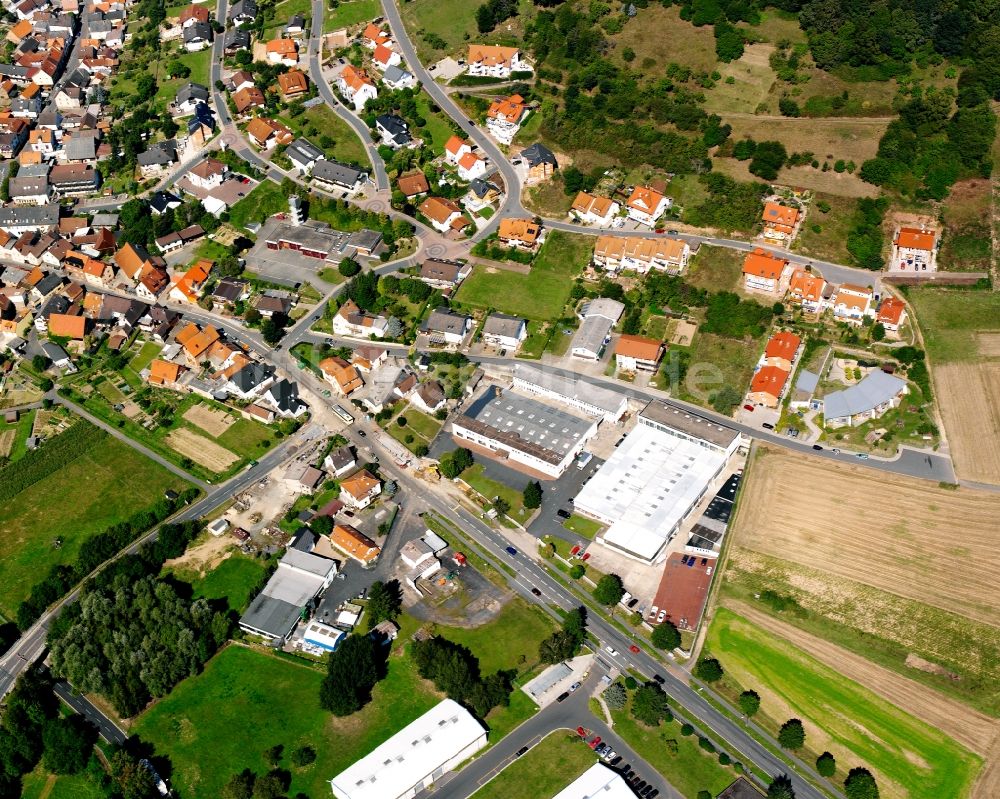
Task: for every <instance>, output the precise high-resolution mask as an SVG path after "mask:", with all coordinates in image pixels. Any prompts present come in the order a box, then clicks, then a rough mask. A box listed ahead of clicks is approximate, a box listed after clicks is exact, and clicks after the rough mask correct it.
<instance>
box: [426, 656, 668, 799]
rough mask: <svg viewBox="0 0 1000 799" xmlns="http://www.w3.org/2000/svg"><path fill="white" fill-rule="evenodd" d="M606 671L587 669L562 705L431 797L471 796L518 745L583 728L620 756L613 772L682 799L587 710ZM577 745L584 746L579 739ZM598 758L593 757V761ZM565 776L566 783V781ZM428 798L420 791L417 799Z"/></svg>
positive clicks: (440, 784)
mask: <svg viewBox="0 0 1000 799" xmlns="http://www.w3.org/2000/svg"><path fill="white" fill-rule="evenodd" d="M606 673H607V672H606V671H605V670H604V669H602V668H600V667H599V666H597V665H596V663H595V666H594V668H592V669H591V672H590V676H589V677H588V678H587V679H586V680H584V682H583V685H581V686H580V687H579V688H578V689H577V690H576V691H575V692H574V693H572V694H570V695H569V698H568V699H566V700H564V701H563V702H553V703H552V704H550V705H548V706H547V707H545V708H543V709H542V710H540V711H538V713H536V714H535V715H534V716H532V717H531V718H529V719H528V720H527V721H525V722H524V723H523V724H522V725H521V726H519V727H517V728H516V729H515V730H514V731H513V732H512V733H511V734H509V735H507V737H505V738H503V739H502V740H501V741H500V742H499V743H498V744H497V745H496V746H494V747H492V748H491V749H489V750H487V751H486V753H485V754H482V755H480V756H478V757H476V758H475V759H474V760H473V761H472V762H470V763H468V764H467V765H466V766H465V767H464V768H463V769H462V770H461V771H452V772H449V773H448V774H446V775H445V776H444V777H442V778H441V779H440V780H438V781H437V782H436V783H435V785H434V791H433V793H434V794H437V793H439V792H441V791H444V792H445V795H446V796H448V797H454V799H465V797H469V796H472V795H473V794H474V793H475V792H476V791H477V790H479V789H480V788H481V787H482V786H483V785H485V784H486V783H487V782H489V781H490V780H491V779H493V778H494V777H495V776H496V775H497V774H499V773H500V772H501V771H503V770H504V769H505V768H506V767H507V766H509V765H511V764H512V763H514V762H515V761H516V760H517V752H518V751H519V750H520V749H521V747H522V746H527V747H531V748H534V747H535V746H536V745H537V744H538V743H540V742H541V740H542V739H543V738H545V737H546V736H548V735H550V734H555V735H562V734H564V733H569V734H572V735H573V736H577V732H576V728H577V727H583V728H584V729H585V730H588V731H589V732H590V735H589V738H593V736H594V735H599V736H600V737H601V740H602V741H603V742H606V743H607V744H608V745H609V746H610V747H611V748H612V749H614V750H615V751H616V752H617V753H618V754H619V755H621V757H622V761H621V763H619V764H618V766H617V767H616V769H615V770H616V771H621V770H622V769H624V767H625V766H626V765H629V766H631V767H632V769H633V770H634V771H636V772H638V774H639V776H640V777H641V778H642V779H643V780H645V781H646V782H647V783H649V784H650V785H652V786H653V787H654V788H656V789H658V790H659V792H660V793H659V795H658V796H657V799H660V797H663V799H683V795H682V794H681V793H679V792H678V791H677V790H676V789H675V788H674V787H673V786H672V785H670V783H668V782H667V781H666V780H665V779H664V778H663V777H662V776H661V775H660V774H659V773H658V772H657V771H656V769H654V768H653V767H652V766H650V765H649V764H648V763H647V762H646V761H645V760H643V759H642V758H641V757H640V756H639V755H638V754H637V753H636V752H635V750H634V749H632V747H630V746H629V745H628V744H627V743H625V741H623V740H622V739H621V738H620V737H619V736H618V735H617V734H616V733H615V732H614V730H613V729H611V728H610V727H608V725H607V724H605V723H604V721H602V720H601V719H598V718H596V717H595V716H594V715H593V714H592V713H591V712H590V708H589V707H588V704H587V702H588V700H589V699H590V696H591V695H592V693H593V692H594V690H595V689H596V688H597V687H598V685H599V684H600V678H601V675H602V674H606ZM578 745H579V746H581V747H582V746H586V744H585V743H584V741H583V740H579V742H578ZM597 760H598V758H597V756H596V755H595V756H594V762H597ZM568 779H569V778H568V775H567V781H568ZM425 795H429V792H422V793H420V794H418V797H422V796H425Z"/></svg>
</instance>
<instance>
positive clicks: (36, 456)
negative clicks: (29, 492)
mask: <svg viewBox="0 0 1000 799" xmlns="http://www.w3.org/2000/svg"><path fill="white" fill-rule="evenodd" d="M105 436H107V433H105V432H104V431H103V430H101V429H100V428H98V427H94V426H93V425H90V424H87V423H86V422H77V423H76V424H74V425H73V426H72V427H71V428H69V430H67V431H66V432H64V433H61V434H60V435H58V436H56V437H55V438H54V439H52V440H51V441H49V442H47V443H46V444H45V446H44V447H40V448H39V449H36V450H31V451H29V452H28V453H27V454H25V456H24V457H23V458H21V459H20V460H18V461H15V462H14V463H8V464H7V465H6V466H4V467H3V468H0V502H6V501H8V500H11V499H13V498H14V497H16V496H17V495H18V494H20V493H21V492H22V491H24V490H25V489H28V488H31V486H33V485H34V484H35V483H37V482H39V481H41V480H44V479H45V478H46V477H48V476H49V475H50V474H53V473H55V472H57V471H59V470H60V469H61V468H62V467H63V466H66V465H67V464H69V463H72V462H73V461H75V460H76V459H77V458H79V457H80V456H81V455H83V454H84V453H85V452H88V451H90V450H91V449H92V448H94V447H96V446H97V445H98V444H99V443H100V442H101V439H103V438H104V437H105Z"/></svg>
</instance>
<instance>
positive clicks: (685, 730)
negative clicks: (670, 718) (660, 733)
mask: <svg viewBox="0 0 1000 799" xmlns="http://www.w3.org/2000/svg"><path fill="white" fill-rule="evenodd" d="M681 735H684V736H688V735H694V727H692V726H691V725H690V724H688V723H686V722H685V723H684V724H682V725H681Z"/></svg>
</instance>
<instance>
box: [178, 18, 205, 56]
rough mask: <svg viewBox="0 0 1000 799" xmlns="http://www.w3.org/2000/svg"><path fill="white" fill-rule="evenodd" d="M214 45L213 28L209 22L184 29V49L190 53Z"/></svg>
mask: <svg viewBox="0 0 1000 799" xmlns="http://www.w3.org/2000/svg"><path fill="white" fill-rule="evenodd" d="M211 43H212V26H211V25H209V24H208V23H207V22H195V23H193V24H191V25H190V26H189V27H187V28H185V29H184V49H185V50H187V51H188V52H189V53H197V52H198V51H199V50H204V49H205V48H206V47H208V46H209V45H210V44H211Z"/></svg>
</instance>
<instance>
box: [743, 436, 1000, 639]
mask: <svg viewBox="0 0 1000 799" xmlns="http://www.w3.org/2000/svg"><path fill="white" fill-rule="evenodd" d="M998 518H1000V494H994V493H990V492H985V491H975V490H972V489H959V490H947V489H943V488H939V487H937V486H935V485H933V484H931V483H928V482H926V481H922V480H917V479H914V478H909V477H902V476H899V475H895V474H890V473H886V472H880V473H879V474H878V478H877V479H873V472H872V471H871V470H869V469H866V468H863V467H861V466H854V465H852V464H841V463H832V462H831V461H829V460H821V459H820V458H814V457H811V456H800V455H793V454H792V453H789V452H787V451H784V450H769V449H765V448H760V449H758V450H757V455H756V458H755V460H754V463H753V468H752V471H751V476H750V479H749V480H748V481H747V484H746V486H745V487H744V497H743V501H742V504H741V507H740V511H739V514H738V516H737V523H736V525H735V536H734V540H735V542H736V543H737V544H738V545H739V546H742V547H746V548H747V549H751V550H754V551H757V552H761V553H764V554H766V555H772V556H774V557H778V558H783V559H785V560H788V561H791V562H793V563H800V564H802V565H804V566H808V567H812V568H816V569H824V570H826V571H827V572H829V573H831V574H834V575H840V576H842V577H845V578H848V579H851V580H858V581H860V582H863V583H865V584H867V585H871V586H874V587H875V588H879V589H881V590H884V591H888V592H891V593H894V594H898V595H900V596H904V597H909V598H910V599H914V600H916V601H918V602H923V603H926V604H929V605H933V606H935V607H938V608H942V609H944V610H947V611H950V612H953V613H957V614H960V615H962V616H966V617H968V618H972V619H977V620H979V621H982V622H985V623H987V624H992V625H1000V593H998V592H997V590H996V575H997V572H998V570H1000V548H998V546H997V544H998V539H1000V533H998V531H997V519H998Z"/></svg>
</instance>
